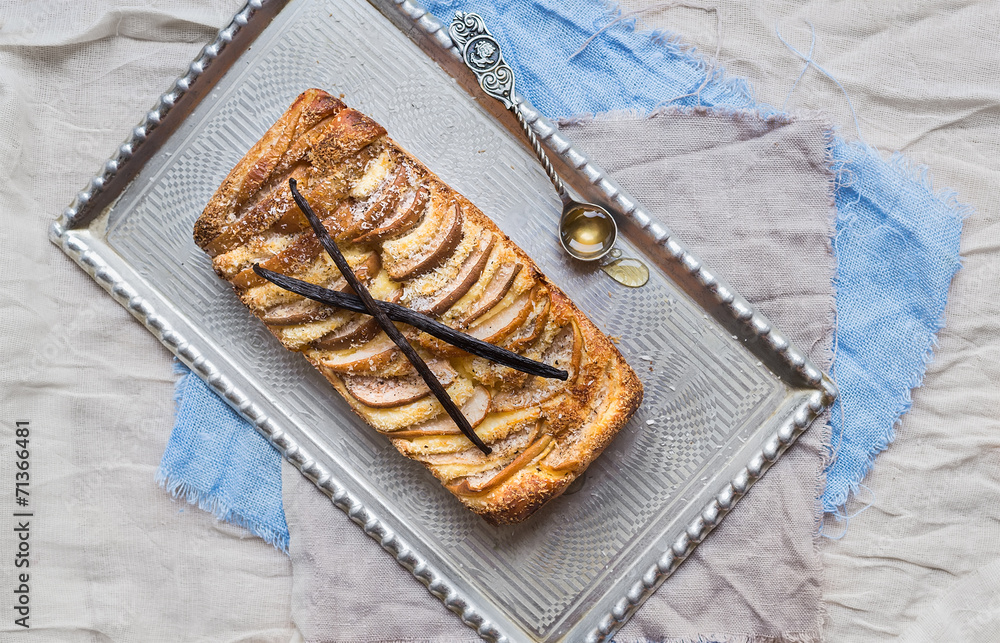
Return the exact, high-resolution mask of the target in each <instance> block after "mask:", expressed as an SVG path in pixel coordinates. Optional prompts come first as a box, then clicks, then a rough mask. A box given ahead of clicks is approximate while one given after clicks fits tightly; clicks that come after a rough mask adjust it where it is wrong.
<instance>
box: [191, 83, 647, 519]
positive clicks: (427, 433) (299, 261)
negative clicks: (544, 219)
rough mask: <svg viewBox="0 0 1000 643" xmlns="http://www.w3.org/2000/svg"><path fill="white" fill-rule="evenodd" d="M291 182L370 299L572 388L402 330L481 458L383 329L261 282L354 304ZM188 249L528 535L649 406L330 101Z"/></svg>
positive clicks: (425, 454) (466, 209) (354, 403)
mask: <svg viewBox="0 0 1000 643" xmlns="http://www.w3.org/2000/svg"><path fill="white" fill-rule="evenodd" d="M289 178H295V179H296V181H297V183H298V186H299V190H300V191H301V193H302V195H303V196H304V197H305V198H306V200H307V201H308V202H309V204H310V205H311V206H312V208H313V209H314V210H315V212H316V214H317V215H318V216H319V217H320V219H321V220H322V221H323V225H324V226H325V227H326V228H327V230H328V231H329V232H330V234H331V236H333V238H334V239H336V241H337V243H338V245H340V247H341V248H342V249H343V251H344V254H345V256H346V257H347V260H348V262H349V263H350V265H351V266H352V268H353V269H354V271H355V274H357V275H358V277H359V278H360V279H361V280H362V281H363V282H364V283H365V284H366V286H367V287H368V289H369V290H370V291H371V294H372V296H373V297H375V298H376V299H382V300H387V301H394V302H397V303H400V304H402V305H404V306H407V307H409V308H412V309H414V310H417V311H419V312H422V313H425V314H427V315H430V316H432V317H435V318H437V319H438V320H439V321H441V322H443V323H445V324H447V325H449V326H452V327H454V328H457V329H459V330H462V331H463V332H465V333H468V334H470V335H472V336H474V337H477V338H479V339H482V340H485V341H488V342H490V343H493V344H498V345H501V346H504V347H506V348H508V349H509V350H511V351H514V352H517V353H520V354H522V355H525V356H527V357H530V358H532V359H535V360H537V361H541V362H545V363H547V364H550V365H553V366H556V367H558V368H561V369H565V370H567V371H569V374H570V377H569V379H568V380H567V381H566V382H562V381H559V380H554V379H543V378H540V377H537V376H529V375H526V374H525V373H522V372H519V371H516V370H513V369H511V368H509V367H506V366H501V365H498V364H496V363H493V362H490V361H487V360H485V359H483V358H480V357H475V356H472V355H469V354H467V353H465V352H463V351H461V350H459V349H457V348H455V347H453V346H450V345H448V344H445V343H443V342H441V341H440V340H437V339H435V338H433V337H430V336H429V335H426V334H425V333H421V332H419V331H416V330H415V329H413V328H412V327H409V326H405V325H400V328H401V329H402V330H403V331H404V334H405V335H406V336H407V337H408V339H409V340H410V343H411V344H412V345H414V347H415V348H417V351H418V352H419V353H420V354H421V357H423V358H424V359H425V361H427V363H428V365H429V366H430V367H431V369H432V370H433V371H434V373H435V374H436V375H437V377H438V379H439V380H440V381H441V383H442V384H443V385H444V386H445V388H446V390H447V391H448V393H449V395H450V396H451V397H452V399H453V400H454V401H455V403H456V404H458V405H459V406H460V407H461V408H462V411H463V414H464V415H465V416H466V417H467V418H468V420H469V422H470V423H471V424H472V425H473V426H474V427H475V431H476V433H477V435H479V436H480V437H481V438H482V439H483V440H484V441H485V442H486V443H488V444H489V445H490V446H491V448H492V453H491V454H490V455H484V454H483V453H482V452H481V451H479V450H478V449H477V448H475V447H474V446H473V444H472V442H471V441H470V440H469V439H468V438H467V437H465V436H464V435H462V434H461V432H460V431H459V429H458V427H457V426H456V425H455V423H454V422H453V421H452V420H451V418H450V417H449V416H448V415H446V414H445V413H444V411H443V409H442V407H441V404H440V403H439V402H438V401H437V400H436V399H435V398H434V397H433V396H432V395H430V390H429V389H428V387H427V385H426V384H425V383H424V381H423V380H422V379H421V378H420V377H419V376H418V375H417V374H416V373H415V370H414V369H413V367H412V365H411V364H410V363H409V361H407V359H406V358H405V357H404V356H403V355H401V353H400V351H399V349H398V348H397V347H396V345H395V344H394V343H393V342H392V341H391V340H390V339H389V338H388V337H387V336H386V334H385V333H384V332H382V331H381V329H380V328H379V327H378V325H377V323H376V322H375V320H374V319H372V318H370V317H368V316H366V315H363V314H360V313H352V312H348V311H344V310H339V309H336V308H332V307H329V306H326V305H324V304H320V303H317V302H314V301H312V300H309V299H305V298H303V297H301V296H299V295H296V294H294V293H291V292H289V291H286V290H282V289H281V288H279V287H278V286H275V285H274V284H271V283H270V282H267V281H265V280H263V279H262V278H260V277H259V276H257V274H256V273H254V272H253V270H252V265H253V264H254V263H259V264H260V265H261V266H263V267H266V268H269V269H271V270H274V271H276V272H279V273H283V274H286V275H290V276H293V277H297V278H299V279H302V280H304V281H308V282H310V283H314V284H317V285H320V286H324V287H326V288H329V289H333V290H346V289H347V288H348V286H347V283H346V281H345V280H344V278H343V276H342V275H341V274H340V272H339V271H338V270H337V268H336V266H335V265H334V264H333V262H332V261H331V260H330V258H329V257H328V256H327V255H326V253H325V252H324V251H323V250H322V248H321V246H320V243H319V240H318V239H317V238H316V235H315V234H314V233H313V231H312V229H311V228H310V227H309V224H308V222H307V221H306V219H305V217H304V216H303V214H302V213H301V212H300V211H299V209H298V207H297V206H296V205H295V203H294V201H293V199H292V196H291V193H290V192H289V188H288V179H289ZM194 238H195V241H196V242H197V243H198V245H199V246H200V247H201V248H202V249H204V250H205V251H206V252H207V253H208V254H209V255H211V256H212V258H213V266H214V268H215V271H216V272H217V273H218V274H219V276H221V277H222V278H224V279H227V280H228V281H230V282H231V283H232V285H233V287H234V288H235V290H236V292H237V293H238V294H239V296H240V299H241V300H242V301H243V303H244V304H246V305H247V306H248V307H249V308H250V309H251V310H252V311H253V312H254V314H255V315H257V316H258V317H259V318H260V319H261V320H263V321H264V323H265V324H267V326H268V328H269V329H270V330H271V332H272V333H273V334H274V335H275V337H277V338H278V339H279V340H280V341H281V343H282V344H284V345H285V347H287V348H288V349H290V350H293V351H298V352H301V353H302V354H303V355H304V356H305V357H306V359H308V360H309V361H310V362H311V363H312V364H313V365H314V366H315V367H316V368H317V369H319V370H320V372H322V373H323V375H324V376H326V378H327V379H328V380H329V381H330V382H331V383H332V384H333V386H334V387H336V389H337V390H338V391H339V392H340V393H341V395H343V397H344V398H345V399H346V400H347V402H348V403H349V404H350V406H351V408H353V409H354V411H355V412H356V413H357V414H358V415H360V416H361V417H362V418H364V419H365V420H366V421H367V422H368V424H370V425H371V426H372V427H373V428H374V429H375V430H377V431H379V432H380V433H383V434H385V435H386V436H387V437H388V438H389V439H390V440H392V443H393V444H394V445H395V447H396V448H397V449H398V450H399V451H400V452H401V453H402V454H403V455H405V456H407V457H410V458H414V459H417V460H419V461H421V462H423V463H424V464H425V465H426V466H427V468H428V469H429V470H430V471H431V472H432V473H433V474H434V475H435V476H436V477H437V478H438V479H440V480H441V481H442V482H443V483H444V484H445V486H446V487H447V488H448V489H449V490H450V491H451V492H452V493H454V494H455V495H456V496H457V497H458V498H459V499H460V500H461V501H462V502H463V503H464V504H465V505H466V506H468V507H470V508H471V509H472V510H474V511H476V512H477V513H479V514H481V515H483V516H484V517H485V518H486V519H487V520H490V521H491V522H494V523H508V522H516V521H518V520H522V519H524V518H525V517H527V516H528V515H529V514H531V513H532V512H533V511H534V510H536V509H537V508H538V507H539V506H541V505H542V504H543V503H544V502H546V501H547V500H549V499H551V498H553V497H555V496H557V495H559V494H560V493H562V491H564V490H565V488H566V487H567V486H568V485H569V483H570V482H572V480H573V479H575V478H576V476H578V475H579V474H580V473H581V472H583V470H584V469H586V467H587V465H589V464H590V462H591V461H592V460H593V459H594V458H595V457H597V455H599V454H600V452H601V451H602V450H603V449H604V447H605V446H607V444H608V443H609V442H610V440H611V438H612V437H613V436H614V434H615V433H616V432H617V431H618V429H620V428H621V427H622V426H623V425H624V424H625V422H627V420H628V418H629V417H630V416H631V414H632V413H633V412H634V411H635V409H636V408H637V407H638V405H639V402H640V400H641V397H642V387H641V384H640V383H639V380H638V378H637V377H636V375H635V373H634V372H633V371H632V369H631V368H630V367H629V366H628V364H627V363H626V362H625V360H624V358H622V356H621V354H620V353H619V352H618V350H617V349H616V348H615V347H614V346H613V345H612V343H611V342H610V341H609V340H608V338H607V337H605V336H604V335H603V334H602V333H601V332H600V331H599V330H598V329H597V328H596V327H595V326H594V324H593V323H591V322H590V320H588V319H587V318H586V316H584V315H583V313H581V312H580V310H579V309H577V308H576V306H575V305H573V303H572V302H571V301H570V300H569V299H568V298H567V297H566V296H565V295H564V294H563V293H562V291H560V290H559V289H558V288H557V287H556V286H555V285H553V284H552V283H551V282H550V281H549V280H548V279H547V278H546V277H545V276H544V275H543V274H542V273H541V272H540V271H539V270H538V268H537V267H536V266H535V264H534V262H532V261H531V259H530V258H528V256H527V255H526V254H525V253H524V252H523V251H522V250H521V249H520V248H518V247H517V246H516V245H515V244H514V243H513V242H512V241H511V240H510V239H509V238H507V236H506V235H504V234H503V233H502V232H501V231H500V230H499V228H497V226H496V224H494V223H493V222H492V221H491V220H490V219H489V218H487V217H486V216H485V215H484V214H483V213H482V212H480V211H479V209H478V208H476V207H475V206H474V205H473V204H472V203H470V202H469V201H468V200H467V199H465V197H463V196H462V195H461V194H458V193H457V192H455V191H454V190H452V189H451V188H450V187H448V186H447V185H445V184H444V183H443V182H442V181H441V180H440V179H439V178H438V177H437V176H436V175H435V174H433V173H432V172H431V171H430V170H428V169H427V168H426V167H425V166H424V165H423V164H422V163H420V162H419V161H417V160H416V159H415V158H413V157H412V156H411V155H410V154H408V153H407V152H406V151H404V150H403V149H402V148H401V147H399V145H397V144H396V143H395V142H394V141H392V140H391V139H390V138H388V137H387V136H386V132H385V130H384V129H383V128H382V127H381V126H380V125H378V124H377V123H375V122H374V121H373V120H371V119H370V118H369V117H367V116H365V115H364V114H361V113H360V112H357V111H355V110H353V109H350V108H348V107H346V106H345V105H344V104H343V103H342V102H341V101H339V100H337V99H336V98H333V97H332V96H330V95H329V94H327V93H326V92H323V91H321V90H316V89H311V90H308V91H306V92H304V93H303V94H302V95H301V96H299V97H298V99H296V101H295V102H294V103H293V104H292V106H291V107H290V108H289V109H288V111H287V112H285V114H284V115H283V116H282V117H281V118H280V119H279V120H278V122H277V123H275V125H274V126H272V127H271V129H269V130H268V131H267V133H266V134H265V135H264V136H263V138H261V140H260V141H258V142H257V144H255V145H254V147H253V148H252V149H251V150H250V151H249V152H248V153H247V155H246V156H245V157H244V158H243V159H242V160H241V161H240V163H239V164H238V165H237V166H236V167H235V168H234V169H233V171H232V172H230V174H229V176H228V177H226V180H225V181H224V182H223V183H222V185H221V186H220V187H219V189H218V190H217V191H216V193H215V195H214V196H213V197H212V200H211V201H210V202H209V203H208V205H207V206H206V208H205V211H204V213H203V214H202V216H201V217H200V218H199V219H198V221H197V223H196V224H195V229H194Z"/></svg>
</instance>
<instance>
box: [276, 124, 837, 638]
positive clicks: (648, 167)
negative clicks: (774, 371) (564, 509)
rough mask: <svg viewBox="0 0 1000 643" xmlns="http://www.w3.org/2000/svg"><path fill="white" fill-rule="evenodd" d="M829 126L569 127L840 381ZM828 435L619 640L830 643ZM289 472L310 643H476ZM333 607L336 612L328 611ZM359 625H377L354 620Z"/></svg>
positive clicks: (695, 558) (758, 491)
mask: <svg viewBox="0 0 1000 643" xmlns="http://www.w3.org/2000/svg"><path fill="white" fill-rule="evenodd" d="M829 127H830V126H829V123H828V122H827V121H825V120H824V119H822V118H820V117H818V116H814V115H813V116H804V117H802V118H799V119H796V120H790V119H787V118H761V117H760V116H759V115H757V114H753V113H748V112H731V111H725V110H724V111H722V112H712V111H706V110H697V111H693V110H666V111H662V112H659V113H657V114H656V115H655V116H652V117H648V118H647V117H635V116H627V115H626V116H622V115H619V116H609V117H601V118H597V119H584V120H572V121H570V122H567V123H563V124H562V126H561V129H562V130H563V131H565V133H566V134H567V136H568V137H569V138H570V140H572V141H574V142H575V143H577V144H578V145H579V146H580V148H581V149H585V150H588V151H589V152H590V154H591V155H592V158H593V160H594V161H595V162H596V163H597V164H598V165H600V166H602V167H603V168H604V169H605V170H606V171H608V173H609V174H610V175H611V177H612V178H613V179H614V180H615V181H616V182H618V183H619V184H620V185H621V186H622V188H623V189H625V190H626V191H627V192H629V193H630V194H631V195H633V196H634V197H636V198H637V199H639V200H641V201H642V203H643V205H644V206H645V207H646V208H647V210H648V211H649V213H650V215H651V216H653V217H655V218H656V219H658V220H659V221H662V222H664V223H668V224H669V227H670V228H671V230H672V231H673V232H674V233H675V234H677V235H678V237H679V238H681V239H684V240H685V242H686V243H687V244H688V245H689V246H690V248H691V249H692V251H694V252H695V253H696V254H698V255H699V256H700V257H701V258H702V259H703V260H704V261H705V263H706V264H707V265H709V266H712V268H713V270H714V271H715V272H716V273H717V274H718V275H719V276H720V277H722V278H724V279H727V280H728V281H729V283H730V284H731V285H732V286H733V287H735V288H736V289H737V290H738V291H739V292H740V293H741V294H742V295H743V296H744V297H746V298H747V300H748V301H750V302H751V304H754V305H757V306H759V309H760V310H761V312H763V313H764V314H765V316H767V317H768V318H769V319H771V321H772V322H774V323H775V324H776V325H777V326H778V327H780V328H782V329H787V333H788V337H789V339H791V340H792V341H793V342H794V343H796V345H798V346H800V347H802V348H803V349H804V350H806V351H807V352H808V354H809V356H810V359H812V360H814V363H816V364H817V365H819V366H820V367H821V368H824V369H825V368H828V367H829V364H830V361H831V358H832V353H831V350H830V347H831V344H832V341H831V340H832V336H833V318H834V303H833V285H832V276H833V271H834V260H833V257H832V254H831V252H830V238H831V236H832V233H833V230H832V225H833V219H834V214H835V211H834V207H833V198H832V181H833V174H832V173H831V171H830V170H829V167H828V163H829V145H830V144H831V140H830V132H829ZM765 158H766V161H764V162H762V159H765ZM721 239H725V240H727V241H726V242H725V243H721V242H720V240H721ZM539 267H540V268H541V269H542V271H543V272H544V271H545V266H544V265H542V266H539ZM824 429H825V426H824V423H823V422H822V421H818V422H816V423H814V425H813V427H812V428H811V429H810V430H809V431H807V432H806V433H805V434H804V435H803V436H802V437H801V438H800V439H799V441H798V443H797V444H796V446H795V447H794V448H792V449H790V450H789V451H788V452H787V453H786V454H785V455H784V456H783V457H782V458H781V460H779V462H778V463H777V464H775V465H774V467H772V468H771V469H770V470H769V471H768V473H767V475H766V476H764V478H763V479H762V480H761V481H759V482H758V483H757V484H756V485H755V486H754V487H753V489H752V491H751V492H750V493H749V494H748V495H747V496H746V497H745V498H743V499H742V500H741V501H740V504H739V505H738V506H737V507H736V509H734V510H733V512H732V513H730V514H729V515H728V516H727V517H726V519H725V520H724V521H723V522H722V524H721V526H720V527H718V528H717V529H716V530H715V531H713V532H712V535H711V537H709V538H708V539H706V541H705V542H704V543H702V544H701V545H699V546H698V548H697V549H696V550H695V553H694V554H693V555H692V556H691V557H690V558H689V559H688V560H687V561H685V563H684V564H683V565H681V567H680V568H679V570H678V571H677V572H676V573H675V574H674V575H673V576H672V577H671V578H670V579H669V580H668V581H667V583H666V584H665V585H664V586H663V587H661V588H660V590H659V591H657V592H656V593H655V594H653V596H652V597H650V598H649V599H648V600H647V601H646V603H645V604H644V605H643V606H642V608H641V609H639V610H638V612H637V613H636V614H635V615H634V616H633V617H632V618H631V620H630V621H629V622H628V623H627V624H626V625H625V627H624V629H623V630H622V631H620V632H619V633H618V634H617V635H616V637H615V640H616V641H619V642H620V643H624V642H626V641H645V640H655V641H670V642H674V641H689V640H691V641H693V640H712V641H720V642H726V643H729V642H732V643H770V642H771V641H796V642H801V643H812V642H818V641H820V640H821V620H822V619H821V615H822V608H821V602H820V599H821V582H820V576H821V566H820V560H819V553H818V549H817V543H816V538H817V535H816V532H817V523H818V519H819V515H820V510H819V504H818V502H817V496H818V493H819V490H820V488H821V474H822V468H823V467H822V464H823V456H822V444H823V442H824V436H825V430H824ZM284 471H285V473H286V475H285V476H284V480H285V490H284V494H283V495H284V503H285V512H286V515H287V518H288V522H289V527H290V529H291V536H292V537H291V543H290V545H291V547H290V553H291V558H292V577H293V590H292V616H293V618H294V620H295V623H296V625H297V626H298V628H299V630H300V631H301V632H302V633H303V635H304V637H305V638H306V640H310V641H313V640H315V641H384V640H397V639H402V638H404V635H405V634H406V632H407V631H408V629H409V628H410V624H411V623H413V622H417V623H420V624H421V625H420V627H418V628H416V629H415V631H412V633H411V636H416V637H418V639H417V640H424V639H423V638H419V637H422V636H428V637H429V638H428V639H427V640H448V641H451V640H464V637H468V636H469V634H472V632H471V630H468V628H466V627H465V626H464V625H462V623H461V622H460V621H459V620H458V619H456V618H454V617H453V616H451V615H449V614H447V613H446V612H445V611H444V610H443V609H442V608H441V605H440V602H439V601H438V600H437V599H436V598H434V597H433V596H431V595H430V594H429V593H428V592H427V591H426V589H424V588H423V587H422V586H421V585H420V584H419V583H418V582H417V581H416V580H414V579H413V578H412V577H411V576H410V575H409V573H408V572H407V571H406V570H404V569H403V568H402V567H400V566H399V565H397V564H396V563H395V562H394V561H393V560H392V559H391V557H389V556H386V555H385V553H384V552H382V551H380V550H379V549H378V548H377V547H373V546H370V545H369V546H365V543H364V542H363V541H364V540H365V536H364V535H363V534H362V532H361V530H359V529H358V528H357V527H356V526H355V525H353V524H351V523H350V522H349V521H348V520H345V519H344V516H343V515H341V513H340V512H339V511H331V508H332V506H331V503H330V501H329V499H328V498H327V497H326V496H325V495H323V494H322V493H321V492H320V491H319V490H317V489H316V488H315V487H314V486H313V485H312V483H310V482H309V481H308V480H306V479H305V478H304V477H303V476H302V475H301V474H299V473H298V472H297V471H296V470H295V469H294V468H293V467H292V466H291V465H288V464H287V463H286V465H285V469H284ZM542 511H544V509H542ZM762 516H766V517H767V518H766V519H764V520H762V519H761V517H762ZM355 565H357V568H354V566H355ZM361 582H364V583H365V591H363V592H359V591H358V590H357V588H358V584H359V583H361ZM706 597H711V599H710V600H706ZM400 603H402V605H404V606H405V607H403V608H402V609H401V608H400ZM332 605H336V606H337V607H338V609H337V611H336V612H331V611H330V610H328V609H325V607H326V606H332ZM401 613H406V614H407V618H406V619H400V618H399V617H398V616H397V615H398V614H401ZM356 614H364V617H363V618H360V619H356V618H352V617H351V616H348V615H356ZM699 637H703V638H699Z"/></svg>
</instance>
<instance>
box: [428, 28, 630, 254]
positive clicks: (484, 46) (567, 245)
mask: <svg viewBox="0 0 1000 643" xmlns="http://www.w3.org/2000/svg"><path fill="white" fill-rule="evenodd" d="M448 33H449V35H450V36H451V39H452V40H453V41H454V42H455V44H456V45H457V46H458V48H459V51H460V52H461V53H462V60H464V61H465V64H466V65H467V66H468V67H469V69H471V70H472V72H473V73H474V74H475V75H476V78H477V79H478V80H479V86H480V87H482V88H483V91H484V92H486V93H487V94H489V95H490V96H492V97H493V98H495V99H497V100H498V101H500V102H501V103H503V105H504V107H506V108H507V109H509V110H510V111H511V112H513V113H514V116H515V117H517V122H518V123H520V124H521V129H522V130H524V135H525V136H527V137H528V141H529V142H530V143H531V149H532V150H534V152H535V156H537V157H538V161H539V162H540V163H541V164H542V168H543V169H544V170H545V174H547V175H548V177H549V180H550V181H552V185H553V186H554V187H555V189H556V192H557V193H559V198H560V199H562V203H563V209H562V216H561V217H559V241H560V243H562V247H563V249H565V250H566V252H567V253H569V255H570V256H571V257H573V258H575V259H579V260H581V261H596V260H597V259H600V258H601V257H603V256H604V255H606V254H608V253H609V252H611V249H612V248H613V247H614V245H615V240H616V239H617V238H618V225H617V224H616V223H615V220H614V218H613V217H612V216H611V215H610V214H609V213H608V211H607V210H605V209H604V208H602V207H601V206H599V205H596V204H594V203H587V202H586V201H577V200H575V199H574V198H573V197H571V196H570V193H569V190H567V189H566V185H565V184H564V183H563V182H562V179H561V178H559V175H558V174H556V170H555V168H554V167H552V162H551V161H550V160H549V157H548V155H546V154H545V150H544V148H542V144H541V142H540V141H539V140H538V137H536V136H535V132H534V131H532V129H531V126H530V125H529V124H528V122H527V121H526V120H525V119H524V114H523V113H522V112H521V105H520V103H519V102H515V100H516V99H515V97H514V70H513V69H511V68H510V67H509V66H508V65H507V63H505V62H504V60H503V56H502V55H501V53H500V43H498V42H497V40H496V38H494V37H493V36H492V35H491V34H490V32H489V31H488V30H487V29H486V23H485V22H483V19H482V17H480V16H479V15H478V14H475V13H465V12H462V11H459V12H456V13H455V19H454V20H452V22H451V28H449V29H448Z"/></svg>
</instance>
